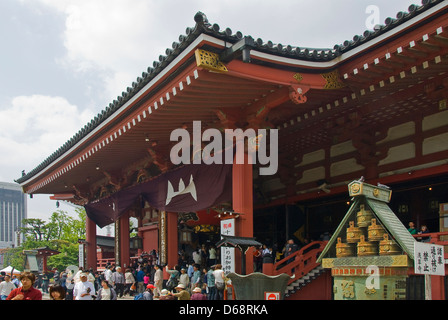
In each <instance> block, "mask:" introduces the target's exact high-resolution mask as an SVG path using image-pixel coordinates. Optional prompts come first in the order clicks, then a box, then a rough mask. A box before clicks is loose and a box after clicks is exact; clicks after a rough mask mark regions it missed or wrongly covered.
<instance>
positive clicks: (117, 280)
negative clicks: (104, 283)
mask: <svg viewBox="0 0 448 320" xmlns="http://www.w3.org/2000/svg"><path fill="white" fill-rule="evenodd" d="M121 270H122V269H121V267H117V268H116V269H115V272H114V273H113V274H112V283H113V285H114V286H115V292H116V293H117V295H118V296H119V297H120V298H121V297H123V293H124V284H125V278H124V274H123V272H121Z"/></svg>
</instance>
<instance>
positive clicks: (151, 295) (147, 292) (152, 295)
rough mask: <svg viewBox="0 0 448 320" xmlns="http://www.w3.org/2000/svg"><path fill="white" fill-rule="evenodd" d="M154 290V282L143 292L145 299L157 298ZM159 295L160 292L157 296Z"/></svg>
mask: <svg viewBox="0 0 448 320" xmlns="http://www.w3.org/2000/svg"><path fill="white" fill-rule="evenodd" d="M154 290H156V287H154V285H152V284H148V285H147V286H146V290H145V292H143V300H155V296H156V294H155V293H154ZM158 296H159V294H157V298H158Z"/></svg>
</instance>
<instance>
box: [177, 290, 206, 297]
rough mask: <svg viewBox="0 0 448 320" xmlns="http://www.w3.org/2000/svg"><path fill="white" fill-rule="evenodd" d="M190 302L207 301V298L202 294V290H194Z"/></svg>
mask: <svg viewBox="0 0 448 320" xmlns="http://www.w3.org/2000/svg"><path fill="white" fill-rule="evenodd" d="M179 300H180V299H179ZM190 300H207V296H206V295H205V294H203V293H202V292H201V288H194V289H193V294H192V295H191V297H190Z"/></svg>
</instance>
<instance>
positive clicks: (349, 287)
mask: <svg viewBox="0 0 448 320" xmlns="http://www.w3.org/2000/svg"><path fill="white" fill-rule="evenodd" d="M341 287H342V295H343V297H344V298H354V297H355V283H354V282H353V281H351V280H350V281H347V280H342V281H341Z"/></svg>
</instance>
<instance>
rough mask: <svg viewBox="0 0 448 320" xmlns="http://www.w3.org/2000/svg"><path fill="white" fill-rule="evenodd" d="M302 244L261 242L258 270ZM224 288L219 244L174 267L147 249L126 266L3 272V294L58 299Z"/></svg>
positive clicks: (220, 294) (202, 295)
mask: <svg viewBox="0 0 448 320" xmlns="http://www.w3.org/2000/svg"><path fill="white" fill-rule="evenodd" d="M298 249H299V246H297V245H296V244H295V243H294V241H293V240H289V241H288V242H287V244H286V245H285V247H284V248H283V250H282V251H280V252H276V251H277V250H276V248H274V250H275V251H273V248H271V247H268V246H266V245H263V246H262V247H260V248H256V249H255V250H254V272H257V271H258V272H261V271H262V261H263V259H264V258H266V257H271V258H272V260H273V261H276V260H277V259H276V256H277V254H278V253H280V254H281V255H283V256H284V257H286V256H289V255H291V254H293V253H294V252H295V251H297V250H298ZM164 274H165V275H168V277H164ZM165 278H168V279H165ZM225 288H226V277H225V273H224V270H223V267H222V265H221V264H220V259H219V252H218V250H217V249H216V248H215V247H214V246H210V247H206V246H205V245H202V246H200V247H199V248H197V249H196V250H190V251H188V252H185V251H184V250H181V251H180V252H179V259H178V263H177V265H175V266H174V267H173V268H172V269H169V268H168V266H162V265H160V262H159V257H158V255H157V252H156V251H155V250H153V251H151V252H150V253H146V252H144V253H143V254H142V255H140V257H139V258H138V259H136V260H134V261H133V263H132V264H131V265H130V266H128V267H126V268H122V267H121V266H116V265H114V264H108V265H106V266H105V268H104V270H101V271H98V270H92V269H83V268H81V267H80V268H79V269H78V270H70V269H66V270H62V271H58V270H56V269H54V270H52V271H51V272H44V273H42V274H39V275H36V274H34V273H29V272H28V273H22V274H21V275H20V276H16V275H11V276H10V275H2V276H1V278H0V296H1V299H2V300H12V299H14V300H17V299H38V300H40V299H42V294H48V295H49V297H50V299H53V300H116V299H118V298H123V297H124V296H127V298H129V299H134V300H223V299H224V290H225ZM39 289H40V290H39Z"/></svg>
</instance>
